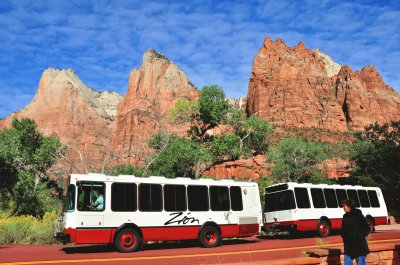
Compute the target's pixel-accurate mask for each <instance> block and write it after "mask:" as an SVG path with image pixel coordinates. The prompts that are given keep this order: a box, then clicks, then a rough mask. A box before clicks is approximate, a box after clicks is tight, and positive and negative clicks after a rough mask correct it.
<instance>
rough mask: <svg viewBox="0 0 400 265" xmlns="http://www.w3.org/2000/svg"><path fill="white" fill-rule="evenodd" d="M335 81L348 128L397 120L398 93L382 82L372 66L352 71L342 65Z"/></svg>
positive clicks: (398, 113)
mask: <svg viewBox="0 0 400 265" xmlns="http://www.w3.org/2000/svg"><path fill="white" fill-rule="evenodd" d="M334 81H335V82H334V83H333V84H334V89H335V95H336V99H337V101H338V103H339V105H340V106H342V110H343V113H344V115H345V117H346V122H347V124H348V128H349V129H354V130H362V129H363V128H364V127H365V126H367V125H369V124H371V123H375V122H377V123H380V124H382V123H385V122H388V121H398V120H400V95H399V94H398V93H397V92H396V91H395V90H394V89H393V88H391V87H389V86H388V85H386V84H385V83H384V82H383V80H382V77H381V76H380V75H379V73H378V72H377V71H376V69H375V68H374V67H373V66H367V67H364V68H363V69H361V71H356V72H353V71H352V70H351V69H350V67H348V66H347V65H345V66H343V67H342V68H341V70H340V72H339V74H338V75H337V76H335V77H334Z"/></svg>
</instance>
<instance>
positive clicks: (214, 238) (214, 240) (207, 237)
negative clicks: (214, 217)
mask: <svg viewBox="0 0 400 265" xmlns="http://www.w3.org/2000/svg"><path fill="white" fill-rule="evenodd" d="M199 241H200V243H201V245H202V246H203V247H205V248H213V247H216V246H218V245H219V244H220V242H221V233H220V232H219V230H218V229H217V228H216V227H215V226H213V225H207V226H205V227H203V229H201V231H200V233H199Z"/></svg>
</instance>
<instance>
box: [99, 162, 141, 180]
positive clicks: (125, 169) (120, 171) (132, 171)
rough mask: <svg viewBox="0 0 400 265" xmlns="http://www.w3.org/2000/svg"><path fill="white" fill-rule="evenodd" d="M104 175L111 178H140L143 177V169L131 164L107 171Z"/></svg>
mask: <svg viewBox="0 0 400 265" xmlns="http://www.w3.org/2000/svg"><path fill="white" fill-rule="evenodd" d="M106 174H107V175H111V176H118V175H134V176H136V177H140V176H142V175H143V169H142V168H138V167H135V166H133V165H131V164H121V165H117V166H115V167H112V168H110V169H108V170H107V171H106Z"/></svg>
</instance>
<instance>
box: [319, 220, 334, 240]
mask: <svg viewBox="0 0 400 265" xmlns="http://www.w3.org/2000/svg"><path fill="white" fill-rule="evenodd" d="M317 232H318V235H319V236H320V237H327V236H329V234H330V233H331V225H330V224H329V222H328V221H327V220H325V219H321V220H319V222H318V226H317Z"/></svg>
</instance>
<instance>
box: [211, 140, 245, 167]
mask: <svg viewBox="0 0 400 265" xmlns="http://www.w3.org/2000/svg"><path fill="white" fill-rule="evenodd" d="M207 145H208V146H209V149H210V152H211V154H212V155H213V160H214V163H216V162H219V161H226V160H237V159H239V157H240V155H241V153H242V152H241V150H240V138H239V136H237V135H234V134H226V135H220V136H214V137H213V138H212V139H211V140H210V141H209V142H208V143H207Z"/></svg>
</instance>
